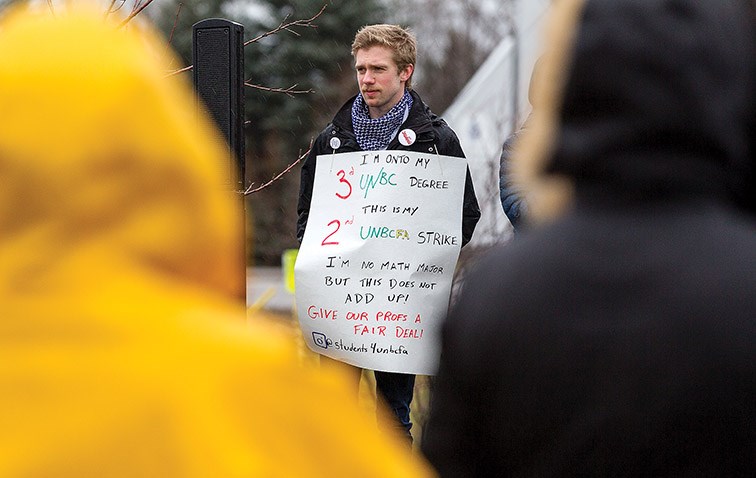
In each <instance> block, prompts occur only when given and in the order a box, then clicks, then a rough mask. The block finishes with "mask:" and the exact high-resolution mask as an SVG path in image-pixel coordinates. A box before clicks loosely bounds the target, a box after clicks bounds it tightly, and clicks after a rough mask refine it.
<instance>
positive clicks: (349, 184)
mask: <svg viewBox="0 0 756 478" xmlns="http://www.w3.org/2000/svg"><path fill="white" fill-rule="evenodd" d="M336 175H337V176H338V177H339V182H340V183H345V184H346V185H347V187H348V188H349V192H348V193H346V196H342V195H341V194H339V193H336V197H338V198H340V199H346V198H348V197H349V196H351V195H352V184H351V183H350V182H349V181H347V180H346V179H344V177H345V176H346V173H345V172H344V170H343V169H341V170H339V172H338V173H336Z"/></svg>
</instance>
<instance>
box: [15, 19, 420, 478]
mask: <svg viewBox="0 0 756 478" xmlns="http://www.w3.org/2000/svg"><path fill="white" fill-rule="evenodd" d="M56 13H57V15H56V16H55V17H53V16H52V15H49V14H47V15H36V14H32V13H28V12H15V13H12V14H6V15H5V16H4V17H3V21H2V22H0V476H2V477H4V478H8V477H120V476H123V477H127V476H128V477H133V476H137V477H152V476H154V477H237V476H245V477H318V476H322V477H404V476H406V477H423V476H429V475H430V471H429V469H428V468H427V467H426V465H425V463H424V462H423V461H421V459H420V458H418V457H416V456H413V455H412V454H411V452H410V451H409V449H408V448H407V447H406V445H404V444H401V443H398V442H396V441H394V440H393V437H387V436H384V435H380V434H378V432H377V430H376V427H375V423H374V418H373V417H372V414H368V413H367V412H366V411H364V410H362V409H360V408H359V407H358V406H357V404H356V403H355V397H353V395H352V393H351V389H350V387H349V386H348V385H345V381H344V377H342V376H341V375H340V374H339V373H338V371H336V370H325V371H321V370H319V369H318V370H314V369H311V368H308V367H306V366H305V365H303V364H301V363H300V360H298V358H297V349H296V347H294V346H293V343H292V339H291V337H289V336H287V335H285V334H283V333H282V332H281V331H280V330H278V328H277V327H276V326H274V325H270V324H266V323H265V322H263V321H262V320H252V321H251V323H245V319H244V311H243V306H242V304H239V303H237V302H235V301H234V297H238V294H239V291H238V290H234V288H235V287H236V286H235V285H234V284H235V283H236V282H238V281H237V280H235V278H236V277H238V274H243V269H244V263H243V258H242V257H241V255H240V254H239V252H238V250H239V249H240V247H239V241H240V240H241V233H240V231H241V227H242V224H241V214H240V213H239V211H238V210H237V209H236V207H237V203H238V201H239V198H238V197H237V198H234V197H231V193H230V192H229V191H228V188H227V186H226V185H223V184H221V182H222V177H223V175H222V171H221V168H222V167H223V162H224V160H225V154H226V153H225V150H224V149H223V148H222V147H221V146H220V145H221V144H222V143H221V140H220V139H219V137H218V136H217V133H216V132H215V131H214V130H213V129H212V128H210V127H209V125H208V121H207V119H206V118H205V117H204V116H203V115H199V117H197V116H198V115H197V114H196V108H195V106H194V99H193V95H192V93H191V89H190V88H189V87H188V85H187V84H185V83H184V81H185V80H183V79H181V78H178V77H166V73H167V72H168V71H169V70H170V69H171V68H177V67H178V65H177V64H176V63H175V62H174V63H172V64H171V63H169V62H171V61H172V58H173V57H172V56H171V55H170V54H169V52H168V47H167V46H166V45H165V44H163V43H162V42H161V41H159V40H158V39H156V36H155V35H154V34H152V33H150V31H148V29H147V28H145V27H143V26H142V27H137V26H128V27H127V28H115V27H114V26H113V25H111V24H110V22H107V21H104V20H103V15H102V13H99V12H98V13H93V12H91V11H74V12H69V13H64V12H56Z"/></svg>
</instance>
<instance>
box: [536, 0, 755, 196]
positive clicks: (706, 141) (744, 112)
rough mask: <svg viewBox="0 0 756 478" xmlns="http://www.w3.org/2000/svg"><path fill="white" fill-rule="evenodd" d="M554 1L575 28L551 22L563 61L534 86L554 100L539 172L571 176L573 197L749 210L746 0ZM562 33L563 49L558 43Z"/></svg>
mask: <svg viewBox="0 0 756 478" xmlns="http://www.w3.org/2000/svg"><path fill="white" fill-rule="evenodd" d="M554 3H555V4H556V5H555V9H556V10H560V9H561V10H565V8H567V9H569V8H572V9H573V11H572V12H571V14H564V12H562V18H561V19H556V20H555V22H556V23H558V22H559V21H560V20H561V21H562V22H564V19H571V20H572V22H573V26H572V27H570V26H568V25H562V26H561V27H555V26H554V25H552V36H553V37H554V38H552V44H551V46H550V47H548V48H549V49H548V50H547V53H546V56H547V57H549V56H556V55H563V56H564V57H566V58H559V59H556V58H549V60H548V61H549V62H550V63H552V65H551V69H550V73H549V74H548V75H547V78H543V79H540V78H539V79H538V81H537V84H536V87H537V88H538V87H539V86H540V87H541V88H540V89H541V90H544V89H545V90H549V89H550V90H552V94H551V100H552V101H553V104H552V105H551V111H548V109H549V105H546V107H545V109H546V110H547V111H544V112H543V113H544V115H546V116H549V115H551V118H550V119H547V120H546V121H547V123H550V124H549V126H550V127H549V128H547V129H549V131H550V134H551V137H550V139H549V141H548V143H549V148H548V149H546V150H543V148H542V153H543V156H544V157H543V158H542V159H541V164H540V166H539V168H538V169H539V170H540V171H539V174H542V175H544V174H545V175H546V176H548V175H557V176H563V177H566V178H568V180H569V182H570V183H571V185H572V187H573V191H574V192H575V193H576V195H577V196H578V197H581V196H590V197H591V198H594V197H595V196H598V197H600V196H601V195H602V193H608V194H610V195H611V196H612V197H614V198H617V197H620V198H621V197H624V196H632V197H639V198H650V199H654V198H659V197H664V198H667V197H670V196H684V197H688V196H707V197H716V198H718V199H724V200H726V201H731V202H737V203H738V204H740V205H741V206H742V205H747V207H749V208H750V209H751V210H752V211H754V210H756V208H754V204H753V194H754V193H753V191H754V160H753V155H754V151H753V144H752V141H753V140H752V139H751V138H752V136H753V132H754V94H755V92H756V66H755V65H756V48H755V47H754V39H755V35H756V30H755V29H754V25H755V22H754V4H753V2H751V0H584V1H575V0H556V1H555V2H554ZM559 4H562V5H559ZM564 4H572V5H571V6H568V7H565V5H564ZM556 14H557V12H555V15H556ZM570 29H571V31H570ZM558 39H561V40H558ZM565 39H568V40H569V41H570V42H571V43H570V46H568V47H567V48H566V51H564V52H562V51H560V50H561V49H563V48H564V47H563V46H562V47H561V48H560V46H559V45H558V44H557V45H555V44H554V43H553V41H554V40H557V41H564V40H565ZM570 48H571V49H570ZM560 76H561V78H560ZM541 80H543V81H541ZM547 81H551V82H557V83H559V85H556V86H555V85H543V84H542V83H543V82H547ZM537 94H538V92H537ZM546 96H549V95H548V92H546ZM540 105H541V103H539V107H540ZM540 113H542V112H540V111H536V112H535V115H536V116H538V115H540ZM541 138H543V136H542V137H541ZM531 152H532V151H531Z"/></svg>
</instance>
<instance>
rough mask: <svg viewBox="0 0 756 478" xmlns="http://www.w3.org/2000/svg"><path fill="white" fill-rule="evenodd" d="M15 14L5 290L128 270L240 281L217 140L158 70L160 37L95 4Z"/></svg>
mask: <svg viewBox="0 0 756 478" xmlns="http://www.w3.org/2000/svg"><path fill="white" fill-rule="evenodd" d="M20 16H21V15H18V14H16V15H11V18H8V19H6V21H5V22H4V25H3V27H2V31H0V112H2V114H0V171H2V173H1V174H0V182H2V185H1V186H0V277H1V278H2V286H0V287H2V291H3V293H4V294H13V295H18V294H25V293H36V292H37V291H38V290H40V289H43V290H45V291H46V293H52V292H54V291H56V290H59V289H64V292H65V293H71V290H72V289H79V288H82V287H85V286H86V287H99V286H102V285H103V284H107V283H108V281H109V280H110V279H111V277H113V276H122V275H123V274H124V270H123V269H124V268H126V269H133V270H134V272H135V273H136V272H137V271H139V272H138V273H140V274H142V273H147V274H149V275H150V276H152V278H154V279H155V280H164V281H169V282H172V283H174V284H176V285H190V286H193V287H196V286H199V287H211V288H212V289H215V290H217V291H219V292H221V293H224V294H226V295H228V294H233V293H235V292H237V291H234V290H233V289H234V287H236V286H235V285H234V279H235V278H236V277H238V274H241V273H242V270H243V262H241V263H240V261H239V260H238V259H239V256H238V253H237V252H236V251H237V249H238V248H240V244H239V242H238V239H241V237H242V236H241V233H240V232H239V231H240V229H239V228H240V224H239V222H240V221H238V220H239V219H241V215H240V213H237V212H236V211H235V209H234V206H235V205H234V204H233V200H232V198H231V197H230V194H231V193H230V192H228V190H227V189H225V186H224V185H223V184H222V176H221V171H220V169H219V168H221V167H222V164H223V161H224V160H225V157H224V155H225V152H224V150H223V149H222V148H221V147H220V144H221V143H220V140H219V139H218V137H217V136H216V133H215V131H214V130H212V129H210V128H209V127H208V124H207V122H206V121H205V119H204V116H201V115H197V114H196V113H195V108H194V107H193V105H194V101H193V98H192V96H191V93H190V89H189V88H187V85H185V84H182V81H181V79H179V78H164V77H163V76H164V73H165V72H167V71H168V68H169V61H170V60H171V59H172V56H171V55H170V54H169V51H168V50H167V48H166V47H165V46H163V45H162V44H161V43H159V42H157V41H155V39H154V38H153V36H152V35H151V34H150V33H149V32H146V31H143V30H142V29H138V28H136V27H129V28H121V29H117V28H115V27H113V26H112V25H107V24H106V22H103V20H102V14H98V15H94V14H93V15H81V14H76V13H75V14H70V15H68V16H67V17H66V18H65V20H60V19H58V21H56V20H54V19H52V18H51V17H50V16H49V15H46V16H42V15H41V16H37V17H31V18H29V17H27V16H24V17H23V20H21V19H18V18H17V17H20ZM92 39H97V40H96V41H95V42H93V41H92ZM174 66H175V63H174ZM208 184H210V185H217V187H216V188H212V187H208ZM73 270H75V271H76V274H75V277H74V276H72V275H71V272H72V271H73ZM63 277H65V281H64V280H63ZM236 282H238V280H237V281H236ZM61 291H63V290H61Z"/></svg>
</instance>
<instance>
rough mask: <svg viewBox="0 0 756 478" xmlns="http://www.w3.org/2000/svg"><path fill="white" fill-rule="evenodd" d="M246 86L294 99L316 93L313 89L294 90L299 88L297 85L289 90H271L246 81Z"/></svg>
mask: <svg viewBox="0 0 756 478" xmlns="http://www.w3.org/2000/svg"><path fill="white" fill-rule="evenodd" d="M244 86H249V87H251V88H257V89H258V90H263V91H270V92H273V93H284V94H286V95H287V96H290V97H292V98H293V97H294V95H300V94H304V93H313V92H314V91H315V90H312V89H310V90H295V89H294V88H296V87H297V85H296V84H294V85H291V86H290V87H288V88H270V87H268V86H262V85H256V84H254V83H250V82H248V81H245V82H244Z"/></svg>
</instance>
